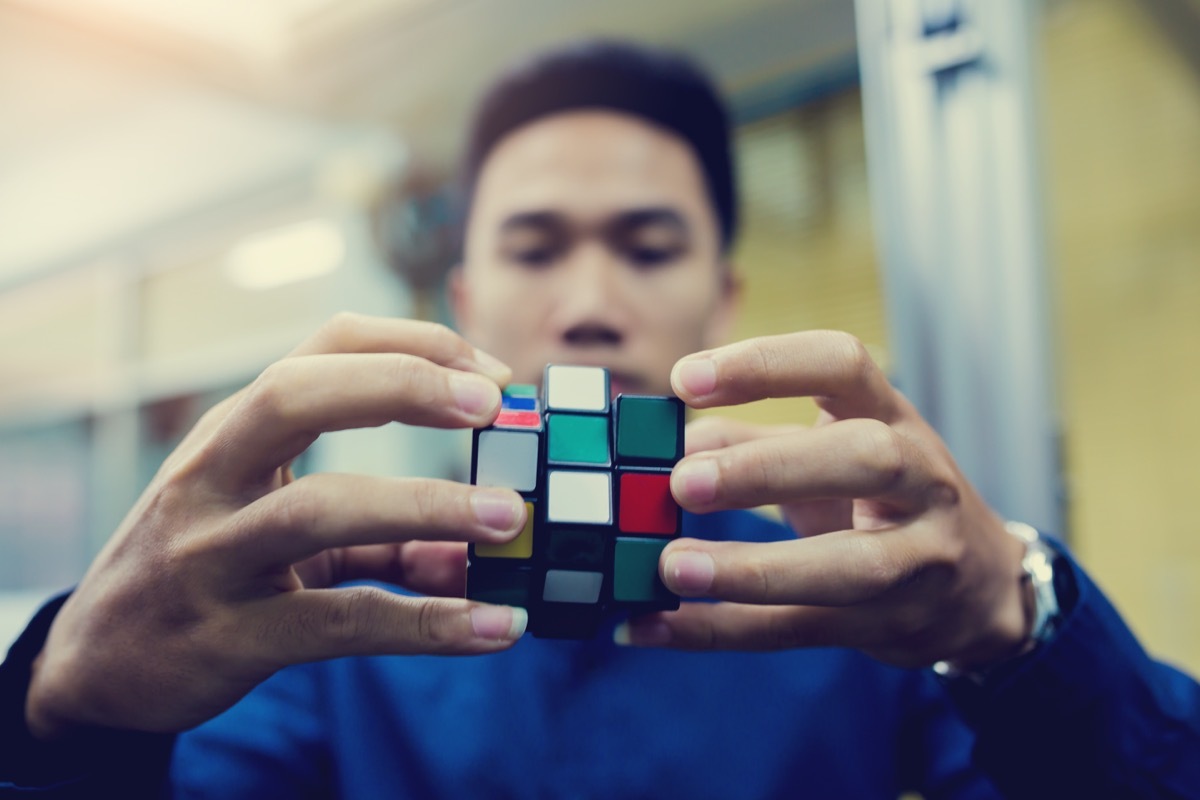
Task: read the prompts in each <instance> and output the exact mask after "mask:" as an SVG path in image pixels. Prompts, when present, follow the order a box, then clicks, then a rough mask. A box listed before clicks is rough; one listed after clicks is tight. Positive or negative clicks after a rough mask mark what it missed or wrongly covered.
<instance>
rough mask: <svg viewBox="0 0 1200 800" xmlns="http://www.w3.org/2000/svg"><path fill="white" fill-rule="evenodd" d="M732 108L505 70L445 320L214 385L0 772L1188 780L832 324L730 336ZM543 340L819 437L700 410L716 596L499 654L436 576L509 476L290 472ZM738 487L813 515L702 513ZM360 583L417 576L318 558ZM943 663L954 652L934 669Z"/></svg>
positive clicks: (596, 56) (478, 142)
mask: <svg viewBox="0 0 1200 800" xmlns="http://www.w3.org/2000/svg"><path fill="white" fill-rule="evenodd" d="M727 126H728V123H727V120H726V118H725V112H724V110H723V108H722V107H721V105H720V102H719V101H718V100H717V98H716V95H715V94H714V93H713V91H712V88H711V86H710V85H709V83H708V82H707V80H706V79H705V78H704V77H703V75H701V74H700V73H698V72H697V71H696V70H695V69H694V68H693V67H692V66H690V65H689V64H688V63H687V62H685V61H682V60H680V59H678V58H676V57H673V56H670V55H666V54H662V53H658V52H654V51H647V50H641V49H638V48H634V47H630V46H626V45H617V44H606V43H592V44H586V45H580V46H575V47H570V48H566V49H564V50H561V51H557V52H554V53H550V54H548V55H545V56H543V57H541V58H540V59H538V60H535V61H533V62H531V63H530V64H527V65H525V66H523V67H521V68H519V69H517V70H515V71H514V72H512V73H510V74H508V75H507V76H505V77H504V78H503V79H502V80H501V81H500V82H499V83H497V84H496V85H495V86H494V87H493V88H492V90H491V91H490V93H489V94H488V96H487V97H486V98H485V101H484V103H483V105H482V106H481V108H480V111H479V114H478V117H477V119H476V121H475V124H474V127H473V129H472V136H471V144H470V147H469V149H468V154H467V159H466V164H465V171H466V177H467V185H468V194H469V197H470V214H469V218H468V223H467V227H466V237H465V251H464V260H463V265H462V267H461V269H460V270H459V271H457V272H456V274H455V276H454V278H453V281H452V295H453V301H454V307H455V311H456V315H457V317H458V321H459V323H460V325H461V327H462V330H463V332H464V334H465V336H466V339H462V338H459V337H458V336H457V335H455V334H453V333H451V332H450V331H448V330H446V329H444V328H440V327H437V326H429V325H424V324H418V323H412V322H407V321H398V320H377V319H365V318H357V317H349V316H347V317H339V318H338V319H336V320H334V321H333V322H332V323H330V324H329V325H327V326H326V327H325V328H324V329H322V330H321V331H320V332H318V333H317V334H316V335H315V336H314V337H313V338H312V339H310V340H309V341H307V342H305V343H304V344H302V345H301V346H300V347H299V348H298V349H297V350H296V351H294V352H293V353H292V354H291V355H290V356H289V357H288V358H285V359H284V360H282V361H280V362H278V363H277V364H275V365H272V366H271V367H270V368H268V369H267V370H266V371H265V372H264V373H263V375H262V376H261V377H260V378H259V379H258V380H257V381H255V383H254V384H252V385H251V386H250V387H248V388H247V389H245V390H244V391H243V392H241V393H239V395H237V396H235V397H234V398H231V399H230V400H229V401H227V402H225V403H223V404H221V405H220V406H218V407H217V408H215V409H214V410H213V411H212V412H210V413H209V414H208V415H206V416H205V418H204V419H203V420H201V422H200V423H199V424H198V425H197V427H196V429H195V430H194V431H193V432H192V433H191V434H190V435H189V436H188V438H187V439H186V440H185V441H184V443H183V444H182V445H181V446H180V448H179V449H178V450H177V451H176V452H175V453H174V454H173V455H172V456H171V457H170V458H169V459H168V460H167V462H166V463H165V464H164V465H163V468H162V471H161V472H160V473H159V475H158V476H157V477H156V478H155V480H154V482H153V483H152V484H151V486H150V487H149V488H148V489H147V492H146V494H145V495H144V496H143V498H142V499H141V501H139V503H138V505H137V506H136V507H135V508H134V509H133V510H132V511H131V512H130V515H129V517H128V518H127V519H126V521H125V523H124V524H123V525H122V527H121V529H120V530H119V531H117V533H116V534H115V535H114V537H113V539H112V541H111V542H110V543H109V545H108V546H107V547H106V548H105V550H104V551H103V552H102V553H101V554H100V556H99V557H98V558H97V560H96V562H95V564H94V565H93V566H92V568H91V570H90V571H89V572H88V574H87V576H86V577H85V578H84V580H83V581H82V582H81V583H80V585H79V587H78V588H77V589H76V590H75V591H74V593H73V594H72V595H71V596H70V598H69V599H68V600H66V602H65V603H62V602H58V603H54V604H51V605H50V606H48V607H47V608H46V609H44V610H43V611H42V612H41V613H40V614H39V617H38V618H37V619H35V621H34V622H33V623H32V624H31V626H30V628H29V629H28V630H27V631H26V634H25V635H24V636H23V637H22V639H21V641H20V642H18V644H17V645H16V646H15V647H14V650H13V652H12V654H11V655H10V658H9V660H8V662H7V663H6V665H5V668H4V669H5V672H4V691H3V692H0V697H2V698H3V699H4V702H5V704H6V705H5V711H4V712H3V719H4V725H5V731H6V737H8V736H11V737H12V738H11V741H12V742H13V743H14V744H13V745H12V746H11V747H8V750H7V752H6V753H5V754H4V756H0V758H3V763H2V764H0V770H2V771H0V779H3V780H8V781H10V782H11V783H12V785H15V786H32V787H41V788H42V789H43V790H44V792H45V793H46V794H48V795H51V796H55V795H56V793H57V794H58V795H61V796H101V794H102V793H104V792H107V795H105V796H109V795H111V796H124V797H130V796H140V795H142V794H150V793H152V792H153V791H154V790H155V789H156V788H157V785H158V783H159V781H160V780H161V779H162V777H163V775H164V773H166V772H167V768H168V754H169V752H170V748H171V744H172V737H171V736H170V734H172V733H175V732H178V731H186V732H184V733H182V734H181V735H180V736H179V737H178V741H177V743H175V750H174V758H173V761H172V762H171V766H170V770H169V776H168V780H169V783H170V785H171V787H172V788H173V789H174V791H175V792H176V793H177V794H178V795H179V796H185V797H192V796H212V797H223V798H231V797H255V798H267V797H326V796H342V797H373V796H389V797H390V796H417V797H440V796H445V797H461V796H484V797H492V796H551V797H555V796H562V795H569V796H606V797H608V796H676V795H679V796H693V797H696V796H699V797H708V796H711V797H782V796H794V795H806V796H814V797H876V796H880V797H882V796H891V797H894V796H896V795H897V794H898V793H900V792H901V791H904V790H909V789H915V790H919V791H921V792H923V793H924V794H925V795H926V796H929V797H955V798H958V797H992V796H998V795H999V793H1000V792H1005V793H1008V794H1011V795H1012V796H1020V797H1035V796H1066V795H1065V794H1064V793H1069V794H1071V795H1072V796H1185V795H1189V794H1190V795H1192V796H1195V795H1198V794H1200V774H1198V772H1197V769H1198V768H1200V767H1198V765H1200V759H1198V758H1196V755H1197V753H1198V752H1200V747H1198V745H1200V734H1198V730H1200V689H1198V687H1197V686H1196V684H1195V683H1194V682H1192V681H1191V680H1190V679H1189V678H1187V677H1186V676H1183V675H1181V674H1180V673H1178V672H1175V671H1173V670H1171V669H1169V668H1168V667H1165V666H1163V665H1160V664H1157V663H1155V662H1153V661H1151V660H1150V659H1148V658H1147V657H1146V656H1145V654H1144V653H1142V652H1141V650H1140V648H1139V647H1138V646H1137V644H1136V642H1135V641H1134V640H1133V638H1132V637H1131V635H1130V634H1129V632H1128V631H1127V629H1126V628H1125V627H1124V625H1123V624H1122V623H1121V621H1120V620H1119V618H1118V617H1117V616H1116V614H1115V613H1114V612H1113V611H1112V609H1111V608H1110V607H1109V606H1108V604H1107V603H1106V602H1105V600H1104V598H1103V597H1102V595H1100V593H1099V592H1098V590H1097V589H1096V588H1095V587H1094V586H1093V585H1092V584H1091V582H1090V581H1089V580H1088V579H1087V576H1086V575H1085V574H1084V573H1083V572H1082V571H1080V570H1079V569H1078V567H1076V566H1075V565H1074V564H1073V563H1072V562H1070V560H1069V559H1068V558H1067V557H1066V556H1060V557H1055V558H1053V559H1052V560H1053V570H1054V574H1055V584H1053V585H1051V584H1049V583H1046V582H1045V581H1042V580H1041V578H1044V577H1045V574H1044V572H1045V567H1046V566H1047V564H1043V565H1042V572H1038V573H1036V574H1035V575H1033V576H1032V578H1031V577H1029V576H1028V574H1027V572H1026V570H1025V568H1024V567H1023V563H1024V558H1025V555H1026V553H1027V550H1028V552H1034V553H1036V552H1039V551H1038V550H1037V549H1036V548H1038V547H1039V546H1040V545H1036V544H1035V545H1027V544H1026V543H1025V542H1023V541H1022V540H1019V539H1018V538H1016V537H1014V536H1012V535H1010V534H1009V533H1008V532H1006V530H1005V526H1004V524H1003V523H1002V521H1001V520H999V519H998V518H997V517H996V515H995V514H994V513H993V512H992V511H991V510H990V509H988V508H987V506H986V505H985V504H984V503H983V501H982V500H981V499H980V498H979V496H978V494H977V493H976V492H975V491H974V490H973V489H972V487H971V486H970V485H969V484H968V483H967V482H966V481H965V480H964V479H963V477H962V475H961V474H960V473H959V471H958V470H957V468H956V466H955V465H954V462H953V460H952V459H951V458H950V456H949V454H948V453H947V452H946V449H945V447H944V446H943V444H942V443H941V442H940V440H939V439H938V438H937V436H936V435H935V434H934V432H933V431H932V430H931V429H930V428H929V427H928V426H927V425H926V424H925V423H924V422H923V421H922V420H921V419H920V417H919V416H918V415H917V414H916V413H915V411H914V410H913V408H912V407H911V406H910V405H909V404H908V403H907V402H906V401H905V400H904V398H903V397H901V396H900V395H899V394H898V393H896V392H895V390H894V389H892V387H891V386H889V385H888V383H887V381H886V380H885V379H884V377H883V375H882V374H881V373H880V372H879V370H878V369H877V368H876V367H875V365H874V364H873V363H872V362H871V360H870V359H869V358H868V357H867V356H866V354H865V352H864V350H863V348H862V346H861V345H860V344H859V343H858V342H856V341H855V340H854V339H852V338H851V337H849V336H846V335H844V334H839V333H832V332H803V333H796V334H788V335H783V336H778V337H769V338H765V339H759V340H754V341H749V342H742V343H738V344H734V345H730V346H721V341H722V339H723V337H724V335H725V333H726V331H727V328H728V323H729V320H730V318H731V315H732V313H733V311H732V307H733V303H734V296H735V294H736V291H735V285H736V281H735V279H734V277H733V272H732V266H731V265H730V264H729V262H728V258H727V257H728V253H729V249H730V246H731V244H732V242H733V238H734V235H735V232H736V214H735V204H734V198H733V178H732V167H731V164H730V160H729V158H730V157H729V142H728V128H727ZM468 340H470V341H472V342H475V343H477V344H479V345H481V346H484V347H486V348H487V350H488V351H489V353H491V354H492V355H489V354H488V353H484V352H483V351H481V350H477V349H475V348H474V347H472V346H471V345H468V344H467V341H468ZM497 358H498V359H499V360H497ZM548 361H553V362H574V363H582V364H599V365H603V366H607V367H609V368H610V369H611V370H612V372H613V376H614V385H615V388H616V389H617V390H618V391H645V392H666V391H668V390H673V391H674V392H676V393H677V394H678V395H679V396H680V397H681V398H682V399H683V400H684V401H685V402H687V403H688V404H689V405H690V406H692V407H698V408H699V407H716V406H724V405H730V404H734V403H740V402H746V401H751V400H754V399H757V398H760V397H767V396H800V395H807V396H813V397H815V398H817V400H818V404H819V405H820V407H821V416H820V418H819V420H818V423H817V425H816V426H814V427H813V428H812V429H811V430H806V429H802V428H799V427H796V428H787V429H770V430H764V429H760V428H757V427H754V426H749V425H744V424H733V423H722V422H706V423H704V424H697V425H694V426H692V428H691V429H690V430H689V433H688V450H689V455H688V456H687V457H686V458H685V459H684V460H683V461H682V462H681V463H680V465H679V466H678V468H677V469H676V470H675V472H674V474H673V476H672V491H673V492H674V494H675V496H676V497H677V498H678V500H679V501H680V503H681V504H682V505H683V506H684V507H685V508H686V509H687V510H688V511H689V512H697V513H696V514H689V515H688V518H687V522H686V526H687V527H686V530H685V532H686V533H687V534H688V535H689V537H694V538H688V539H685V540H683V541H679V542H677V543H674V544H672V545H671V546H669V547H668V548H667V550H666V551H665V552H664V555H663V558H662V561H661V562H660V571H661V574H662V577H663V579H664V581H665V582H666V583H667V585H668V586H669V587H670V588H672V589H673V590H675V591H677V592H678V593H680V594H682V595H685V596H688V597H703V598H711V599H715V600H718V601H721V602H716V603H686V604H684V606H683V608H681V609H680V610H679V611H678V612H672V613H662V614H656V615H652V616H649V617H647V618H643V619H637V620H632V621H630V622H629V623H628V624H624V625H621V626H620V627H616V628H615V629H614V630H612V636H611V639H615V640H616V641H617V642H620V643H622V644H626V645H633V646H632V647H618V646H616V645H614V644H613V643H612V641H611V640H609V639H605V640H602V641H601V640H598V641H589V642H582V643H572V642H558V641H545V640H522V641H520V642H519V643H518V644H516V646H514V643H516V641H517V639H519V638H520V637H521V634H522V633H523V631H524V627H525V622H526V617H525V614H524V612H523V611H522V610H520V609H508V608H502V607H494V606H487V605H482V604H478V603H472V602H469V601H466V600H463V599H460V595H461V589H462V585H463V561H464V545H463V543H464V542H466V541H476V542H498V541H507V540H508V539H511V538H512V537H513V536H514V535H515V534H516V532H517V531H518V530H519V529H520V528H521V527H522V525H523V522H524V510H523V506H522V504H521V503H520V502H519V498H518V497H517V496H516V495H515V494H513V493H511V492H508V491H505V490H497V489H479V488H474V487H466V486H461V485H458V484H454V483H449V482H445V481H431V480H384V479H375V478H365V477H357V476H344V475H310V476H306V477H303V478H300V479H296V480H294V479H293V478H292V475H291V473H290V471H289V469H288V464H289V463H290V461H291V460H292V459H293V458H295V457H296V456H297V455H299V454H300V453H301V452H303V451H304V449H305V448H307V447H308V446H309V445H310V444H311V443H312V442H313V440H314V439H315V438H316V436H317V435H318V434H319V433H320V432H322V431H330V430H337V429H343V428H349V427H362V426H370V425H379V424H382V423H384V422H387V421H389V420H400V421H403V422H407V423H413V424H421V425H434V426H442V427H466V426H481V425H486V424H488V423H489V422H490V421H491V420H492V419H494V418H495V415H496V413H497V411H498V407H499V401H500V397H499V388H498V384H503V383H505V382H506V381H508V380H510V379H512V378H514V377H515V378H516V379H517V380H520V381H524V382H531V381H535V380H536V379H537V377H538V376H539V374H540V371H541V368H542V366H543V365H544V364H545V363H546V362H548ZM763 503H779V504H780V505H781V507H782V508H783V510H784V514H785V517H786V518H787V520H788V522H789V523H790V525H791V526H792V528H793V529H794V530H795V531H796V532H798V533H800V534H802V536H803V538H795V536H794V535H793V534H792V533H791V532H790V531H787V530H785V529H783V528H782V527H780V526H776V525H774V524H773V523H769V522H767V521H765V520H761V519H758V518H756V517H754V516H752V515H750V514H747V513H745V512H739V511H731V510H729V509H738V508H745V507H751V506H757V505H760V504H763ZM734 539H736V540H738V541H731V540H734ZM1039 576H1040V577H1039ZM351 579H373V580H377V581H383V582H387V583H392V584H398V585H402V586H404V587H407V588H408V589H410V590H412V591H414V592H418V593H422V594H426V595H430V597H414V596H400V595H397V594H394V593H391V592H388V591H384V590H382V589H379V588H374V587H364V586H355V587H352V588H347V587H342V588H328V587H333V586H335V585H337V584H339V583H342V582H344V581H347V580H351ZM1035 588H1036V590H1037V591H1034V590H1035ZM1055 606H1058V607H1057V608H1056V607H1055ZM827 646H836V647H837V648H851V649H825V648H826V647H827ZM689 650H777V651H779V652H776V653H771V654H744V653H741V654H739V653H730V652H725V653H692V652H685V651H689ZM377 654H380V655H381V654H391V655H392V656H393V657H379V658H365V657H364V658H341V659H339V660H333V661H330V660H326V659H334V658H337V657H340V656H371V655H377ZM419 654H438V655H450V654H489V655H486V656H485V657H482V658H474V659H454V658H418V657H416V656H417V655H419ZM864 654H865V655H864ZM935 661H940V662H944V663H945V664H948V665H949V667H948V669H943V671H944V672H947V671H948V672H950V673H961V674H959V675H958V677H951V678H948V679H946V680H945V684H944V685H942V684H940V683H939V682H938V680H937V679H935V677H934V676H933V674H932V671H930V670H928V669H924V667H927V666H928V665H930V664H932V663H933V662H935ZM297 665H298V666H297ZM904 668H922V669H904ZM277 671H278V674H275V673H276V672H277ZM951 695H953V698H954V703H953V704H952V702H951V699H950V698H951ZM954 705H957V711H959V712H961V713H962V714H963V715H964V716H965V719H966V721H964V720H963V719H962V718H960V717H959V716H958V714H957V713H956V709H955V708H954ZM194 726H199V727H194ZM193 728H194V729H193ZM189 729H190V730H189ZM6 741H10V739H7V738H6ZM72 793H74V794H72Z"/></svg>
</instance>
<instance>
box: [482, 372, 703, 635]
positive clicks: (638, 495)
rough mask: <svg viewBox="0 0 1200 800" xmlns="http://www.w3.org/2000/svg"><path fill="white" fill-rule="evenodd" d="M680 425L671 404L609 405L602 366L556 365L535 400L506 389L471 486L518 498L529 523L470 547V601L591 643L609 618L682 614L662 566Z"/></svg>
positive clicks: (626, 401) (638, 400) (670, 530)
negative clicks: (524, 613)
mask: <svg viewBox="0 0 1200 800" xmlns="http://www.w3.org/2000/svg"><path fill="white" fill-rule="evenodd" d="M683 416H684V415H683V403H682V402H680V400H679V399H678V398H676V397H643V396H630V395H619V396H618V397H617V398H616V400H613V401H611V402H610V400H609V375H608V371H607V370H605V369H602V368H600V367H573V366H562V365H557V364H551V365H550V366H548V367H546V372H545V375H544V378H543V380H542V392H541V394H540V396H539V394H538V391H537V388H536V387H534V386H525V385H514V386H510V387H508V389H507V390H506V391H505V392H504V399H503V407H502V409H501V411H500V415H499V416H498V417H497V418H496V422H495V424H494V425H492V426H491V427H489V428H483V429H481V430H477V431H476V432H475V438H474V447H473V452H472V455H471V482H472V483H474V484H476V485H478V486H503V487H506V488H509V489H515V490H516V491H518V492H520V494H521V496H522V497H524V498H525V506H526V510H527V511H528V521H527V522H526V524H525V529H524V530H523V531H522V532H521V533H520V534H519V535H518V536H517V538H516V539H514V540H512V541H511V542H508V543H506V544H501V545H494V544H472V545H471V546H470V548H469V556H468V561H467V597H469V598H471V599H474V600H481V601H484V602H488V603H499V604H503V605H511V606H521V607H523V608H525V609H526V610H528V612H529V630H530V632H531V633H533V635H535V636H540V637H547V638H567V639H584V638H591V637H592V636H594V635H595V634H596V631H597V630H598V628H599V626H600V624H601V622H603V621H604V619H605V617H606V616H607V615H608V614H609V613H610V612H617V611H628V612H631V613H640V612H645V611H652V610H662V609H675V608H678V607H679V598H678V597H677V596H676V595H674V594H672V593H671V592H670V591H669V590H668V589H667V588H666V587H665V586H664V585H663V583H662V581H661V579H660V578H659V576H658V560H659V556H660V555H661V554H662V551H663V548H664V547H666V545H667V543H668V542H669V541H671V540H672V539H674V538H676V537H678V536H679V532H680V524H681V522H682V518H683V512H682V511H681V510H680V508H679V506H678V504H676V502H675V499H674V498H673V497H672V496H671V485H670V481H671V469H672V467H674V466H675V464H676V462H678V461H679V459H680V458H681V457H682V456H683Z"/></svg>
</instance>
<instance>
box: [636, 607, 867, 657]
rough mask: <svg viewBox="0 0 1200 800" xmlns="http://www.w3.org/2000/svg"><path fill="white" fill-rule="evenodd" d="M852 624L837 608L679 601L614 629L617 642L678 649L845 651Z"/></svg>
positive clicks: (637, 645)
mask: <svg viewBox="0 0 1200 800" xmlns="http://www.w3.org/2000/svg"><path fill="white" fill-rule="evenodd" d="M856 624H857V620H856V619H854V617H853V616H852V615H849V614H847V613H846V612H845V611H843V610H842V609H831V608H811V607H804V606H800V607H797V606H751V605H741V604H738V603H684V604H683V605H681V606H680V607H679V610H678V611H672V612H669V613H668V612H662V613H656V614H647V615H645V616H642V617H634V618H632V619H630V620H629V621H628V622H626V623H624V624H623V625H622V626H621V627H620V628H618V629H617V630H616V631H615V632H614V634H613V638H614V639H615V640H616V641H617V643H618V644H627V645H633V646H634V647H671V648H676V649H680V650H791V649H794V648H797V647H838V646H841V647H847V646H850V645H849V644H848V642H850V641H855V640H857V639H858V638H860V637H859V636H857V635H856V634H855V632H854V631H853V630H852V626H855V625H856Z"/></svg>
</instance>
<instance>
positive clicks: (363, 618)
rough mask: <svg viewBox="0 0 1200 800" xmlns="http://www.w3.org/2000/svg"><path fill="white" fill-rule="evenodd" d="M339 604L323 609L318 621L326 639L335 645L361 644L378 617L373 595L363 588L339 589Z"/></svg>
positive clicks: (373, 591) (371, 591) (374, 595)
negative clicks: (321, 616)
mask: <svg viewBox="0 0 1200 800" xmlns="http://www.w3.org/2000/svg"><path fill="white" fill-rule="evenodd" d="M338 591H339V592H341V595H340V596H339V598H338V602H336V603H330V604H329V605H328V606H326V607H325V610H324V612H323V618H322V619H321V622H320V628H321V631H322V633H323V635H324V637H325V638H326V639H329V640H332V641H333V642H334V643H336V644H338V645H352V644H354V643H357V642H361V641H362V640H363V639H364V638H365V635H366V633H367V632H368V631H370V630H371V629H372V627H373V625H374V622H375V621H376V617H377V616H378V611H377V603H376V602H375V600H376V592H377V590H375V589H372V588H370V587H366V586H358V587H353V588H349V589H339V590H338Z"/></svg>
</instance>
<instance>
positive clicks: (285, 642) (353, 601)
mask: <svg viewBox="0 0 1200 800" xmlns="http://www.w3.org/2000/svg"><path fill="white" fill-rule="evenodd" d="M253 616H254V619H253V622H252V624H253V625H254V626H255V627H256V628H257V635H256V636H255V639H254V640H255V642H256V644H257V645H258V646H259V647H261V648H262V651H261V652H262V653H263V656H264V658H269V659H272V660H276V661H281V662H282V663H285V664H295V663H301V662H306V661H318V660H322V659H328V658H339V657H342V656H356V655H384V654H398V655H399V654H412V653H436V654H443V655H446V654H463V655H466V654H474V653H490V652H494V651H496V650H503V649H505V648H507V647H509V646H510V645H511V644H512V643H513V642H515V641H516V640H517V639H519V638H520V637H521V635H522V634H524V632H525V626H526V622H527V620H528V615H527V614H526V612H525V610H524V609H522V608H510V607H508V606H491V605H487V604H485V603H474V602H471V601H469V600H463V599H459V598H453V599H452V598H448V597H407V596H403V595H396V594H392V593H390V592H386V591H384V590H383V589H379V588H376V587H372V586H354V587H347V588H343V589H311V590H309V589H306V590H302V591H298V592H290V593H287V594H283V595H278V596H276V597H274V598H272V599H271V600H268V601H265V602H264V604H263V605H262V606H261V607H260V608H259V609H257V610H256V611H255V612H253Z"/></svg>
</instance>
